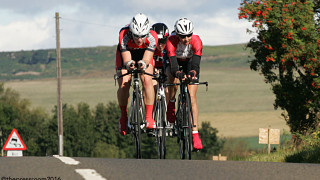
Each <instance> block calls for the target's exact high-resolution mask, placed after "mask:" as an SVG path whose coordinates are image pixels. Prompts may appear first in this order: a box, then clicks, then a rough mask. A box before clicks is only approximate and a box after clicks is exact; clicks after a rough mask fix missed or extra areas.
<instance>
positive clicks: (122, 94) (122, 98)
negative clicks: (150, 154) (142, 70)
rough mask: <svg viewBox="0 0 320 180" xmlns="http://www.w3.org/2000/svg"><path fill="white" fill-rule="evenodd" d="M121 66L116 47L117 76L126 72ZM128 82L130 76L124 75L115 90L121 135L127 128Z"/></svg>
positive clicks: (120, 58)
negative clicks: (119, 113)
mask: <svg viewBox="0 0 320 180" xmlns="http://www.w3.org/2000/svg"><path fill="white" fill-rule="evenodd" d="M122 67H123V61H122V57H121V54H120V51H119V48H118V49H117V54H116V70H117V75H118V76H119V75H122V74H125V73H127V72H128V71H127V70H126V69H123V68H122ZM121 68H122V69H121ZM130 82H131V76H124V77H122V78H120V79H118V85H119V86H118V91H117V98H118V104H119V107H120V110H121V117H120V119H119V132H120V133H121V134H122V135H125V134H126V129H127V122H128V115H127V105H128V99H129V89H130Z"/></svg>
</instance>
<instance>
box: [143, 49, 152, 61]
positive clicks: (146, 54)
mask: <svg viewBox="0 0 320 180" xmlns="http://www.w3.org/2000/svg"><path fill="white" fill-rule="evenodd" d="M153 53H154V51H150V50H148V49H147V50H145V51H144V54H143V57H142V60H143V61H144V62H145V63H146V64H147V65H149V64H150V61H151V60H152V59H153Z"/></svg>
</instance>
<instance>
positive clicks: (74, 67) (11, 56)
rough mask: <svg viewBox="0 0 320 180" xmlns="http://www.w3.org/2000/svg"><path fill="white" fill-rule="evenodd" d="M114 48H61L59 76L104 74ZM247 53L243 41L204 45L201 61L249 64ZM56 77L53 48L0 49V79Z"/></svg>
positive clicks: (109, 67)
mask: <svg viewBox="0 0 320 180" xmlns="http://www.w3.org/2000/svg"><path fill="white" fill-rule="evenodd" d="M115 51H116V46H108V47H92V48H70V49H62V50H61V63H62V76H63V77H90V76H94V77H95V76H104V75H105V73H107V72H108V70H113V68H114V59H115ZM248 54H249V52H248V51H246V50H244V45H243V44H237V45H226V46H205V47H204V49H203V57H202V63H205V64H207V63H209V64H210V66H211V65H212V67H248V63H247V62H248ZM112 73H113V71H112ZM55 77H56V52H55V49H48V50H33V51H17V52H0V80H3V81H9V80H17V79H18V80H23V79H44V78H55Z"/></svg>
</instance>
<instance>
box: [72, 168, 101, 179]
mask: <svg viewBox="0 0 320 180" xmlns="http://www.w3.org/2000/svg"><path fill="white" fill-rule="evenodd" d="M76 172H77V173H78V174H80V175H81V176H82V177H83V178H84V179H85V180H107V179H106V178H104V177H102V176H101V175H100V174H99V173H97V172H96V171H95V170H94V169H76Z"/></svg>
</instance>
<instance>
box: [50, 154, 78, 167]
mask: <svg viewBox="0 0 320 180" xmlns="http://www.w3.org/2000/svg"><path fill="white" fill-rule="evenodd" d="M53 157H55V158H58V159H60V160H61V161H62V162H63V163H65V164H68V165H78V164H80V162H79V161H76V160H74V159H72V158H69V157H65V156H59V155H53Z"/></svg>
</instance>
